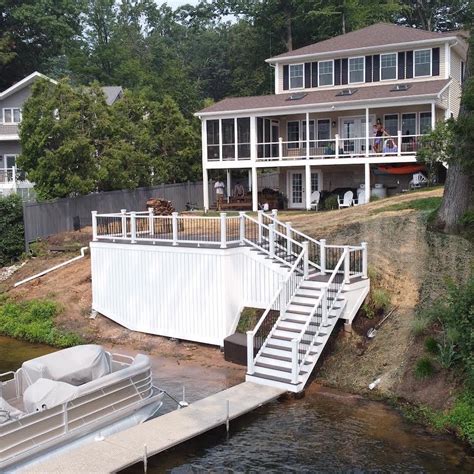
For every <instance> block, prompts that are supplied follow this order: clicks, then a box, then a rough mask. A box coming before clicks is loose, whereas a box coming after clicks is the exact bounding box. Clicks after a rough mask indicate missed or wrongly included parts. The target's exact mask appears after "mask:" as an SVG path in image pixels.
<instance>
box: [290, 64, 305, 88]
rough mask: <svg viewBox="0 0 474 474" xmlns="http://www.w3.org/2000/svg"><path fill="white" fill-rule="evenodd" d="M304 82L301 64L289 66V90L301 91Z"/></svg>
mask: <svg viewBox="0 0 474 474" xmlns="http://www.w3.org/2000/svg"><path fill="white" fill-rule="evenodd" d="M303 81H304V66H303V64H290V89H301V88H302V87H303Z"/></svg>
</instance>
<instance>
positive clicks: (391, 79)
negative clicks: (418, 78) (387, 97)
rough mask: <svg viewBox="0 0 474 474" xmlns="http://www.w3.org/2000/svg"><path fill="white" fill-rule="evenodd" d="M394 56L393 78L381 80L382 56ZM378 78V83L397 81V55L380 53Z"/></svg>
mask: <svg viewBox="0 0 474 474" xmlns="http://www.w3.org/2000/svg"><path fill="white" fill-rule="evenodd" d="M390 55H395V77H394V78H390V79H382V56H390ZM379 78H380V81H396V80H398V53H381V54H380V64H379Z"/></svg>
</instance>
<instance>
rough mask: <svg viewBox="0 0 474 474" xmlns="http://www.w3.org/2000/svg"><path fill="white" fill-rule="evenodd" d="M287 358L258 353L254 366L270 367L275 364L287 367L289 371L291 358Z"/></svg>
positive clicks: (278, 366) (277, 366)
mask: <svg viewBox="0 0 474 474" xmlns="http://www.w3.org/2000/svg"><path fill="white" fill-rule="evenodd" d="M286 359H288V360H282V358H281V357H280V358H276V357H274V356H272V355H271V354H268V355H267V354H260V356H259V357H258V359H257V362H256V364H255V366H256V367H260V366H262V367H270V366H275V367H276V368H280V367H281V368H282V369H283V368H285V369H289V370H290V372H291V359H290V358H288V357H287V358H286Z"/></svg>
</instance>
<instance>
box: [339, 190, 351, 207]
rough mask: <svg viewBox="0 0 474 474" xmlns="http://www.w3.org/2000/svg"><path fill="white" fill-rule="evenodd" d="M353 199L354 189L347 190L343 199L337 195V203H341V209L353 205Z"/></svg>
mask: <svg viewBox="0 0 474 474" xmlns="http://www.w3.org/2000/svg"><path fill="white" fill-rule="evenodd" d="M353 200H354V193H353V192H352V191H346V192H345V193H344V197H343V199H342V200H341V198H340V197H339V196H338V197H337V204H338V205H339V209H342V208H343V207H351V206H352V201H353Z"/></svg>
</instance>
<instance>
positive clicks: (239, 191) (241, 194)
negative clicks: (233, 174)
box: [234, 181, 245, 202]
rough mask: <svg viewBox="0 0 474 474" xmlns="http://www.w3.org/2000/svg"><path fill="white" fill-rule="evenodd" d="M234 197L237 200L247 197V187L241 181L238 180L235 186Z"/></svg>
mask: <svg viewBox="0 0 474 474" xmlns="http://www.w3.org/2000/svg"><path fill="white" fill-rule="evenodd" d="M234 198H235V200H236V201H237V202H239V201H243V200H244V198H245V189H244V187H243V186H242V183H241V182H240V181H237V183H236V185H235V187H234Z"/></svg>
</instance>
